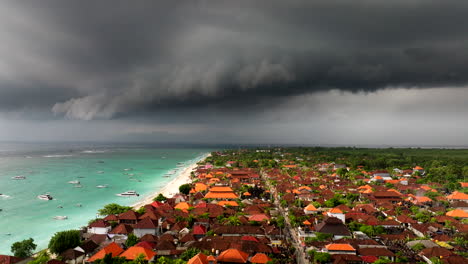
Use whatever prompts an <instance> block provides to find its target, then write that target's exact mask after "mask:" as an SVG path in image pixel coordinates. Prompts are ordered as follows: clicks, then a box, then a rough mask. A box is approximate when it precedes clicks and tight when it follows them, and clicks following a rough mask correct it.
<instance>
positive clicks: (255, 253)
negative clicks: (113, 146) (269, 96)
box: [0, 148, 468, 264]
mask: <svg viewBox="0 0 468 264" xmlns="http://www.w3.org/2000/svg"><path fill="white" fill-rule="evenodd" d="M310 153H311V152H307V153H301V152H300V151H294V150H289V149H282V148H271V149H270V148H269V149H248V150H241V149H239V150H231V151H222V152H213V153H212V154H211V156H209V157H207V158H206V159H205V160H203V161H201V162H199V163H198V165H197V166H196V168H195V169H194V170H193V172H192V173H191V182H190V183H188V184H184V185H182V186H180V188H179V193H176V194H174V195H173V196H172V197H165V196H163V195H159V196H157V197H155V198H154V200H153V201H152V202H151V203H148V204H146V205H144V206H142V207H141V208H138V209H129V208H125V207H122V208H125V210H120V211H118V212H115V213H112V214H108V215H102V217H99V218H97V219H95V220H92V221H90V223H89V224H88V226H87V227H85V228H83V229H82V230H80V240H79V243H78V244H77V245H74V246H73V247H70V248H66V249H64V250H63V251H62V252H59V253H58V254H55V255H52V256H51V257H50V258H47V259H45V260H44V261H43V262H42V263H47V264H62V263H68V264H78V263H98V264H101V263H106V264H110V263H126V262H132V263H147V262H154V263H187V264H214V263H258V264H264V263H300V264H304V263H333V264H346V263H353V264H354V263H355V264H357V263H376V264H382V263H429V264H439V263H445V264H464V263H468V259H467V257H468V194H467V190H468V182H466V181H464V180H458V181H456V182H452V183H451V184H444V183H443V182H431V181H427V177H430V175H431V173H435V168H429V169H428V168H425V165H424V164H414V163H413V162H408V163H407V165H406V166H404V167H392V168H389V167H385V166H382V167H379V168H377V166H376V165H371V164H370V163H369V162H364V161H363V163H361V164H360V163H359V162H355V161H352V162H351V161H349V160H348V159H347V158H346V157H338V158H336V159H334V160H331V159H329V160H326V159H327V157H323V156H320V155H318V154H317V155H315V154H310ZM318 161H320V162H318ZM427 164H428V163H427ZM465 166H466V165H465ZM442 167H443V166H440V168H442ZM438 168H439V167H438ZM37 258H40V256H39V257H38V256H36V260H37ZM36 260H33V258H28V261H36ZM28 261H25V260H24V259H21V258H16V257H13V256H0V264H14V263H27V262H28ZM34 263H41V262H37V261H36V262H34Z"/></svg>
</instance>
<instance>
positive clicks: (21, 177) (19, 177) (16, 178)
mask: <svg viewBox="0 0 468 264" xmlns="http://www.w3.org/2000/svg"><path fill="white" fill-rule="evenodd" d="M11 178H12V179H13V180H25V179H26V177H25V176H23V175H18V176H14V177H11Z"/></svg>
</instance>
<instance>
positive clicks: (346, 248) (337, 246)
mask: <svg viewBox="0 0 468 264" xmlns="http://www.w3.org/2000/svg"><path fill="white" fill-rule="evenodd" d="M325 248H326V249H327V250H329V251H330V250H333V251H355V250H356V249H355V248H353V246H351V245H350V244H328V245H326V246H325Z"/></svg>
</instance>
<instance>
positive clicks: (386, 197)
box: [371, 191, 402, 203]
mask: <svg viewBox="0 0 468 264" xmlns="http://www.w3.org/2000/svg"><path fill="white" fill-rule="evenodd" d="M371 199H373V200H375V201H388V202H392V203H397V202H400V201H401V200H402V198H401V195H400V194H398V193H397V192H392V191H377V192H374V193H373V194H372V196H371Z"/></svg>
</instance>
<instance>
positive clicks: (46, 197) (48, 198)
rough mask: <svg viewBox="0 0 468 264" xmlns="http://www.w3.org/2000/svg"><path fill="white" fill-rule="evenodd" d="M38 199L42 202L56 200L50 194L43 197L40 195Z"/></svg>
mask: <svg viewBox="0 0 468 264" xmlns="http://www.w3.org/2000/svg"><path fill="white" fill-rule="evenodd" d="M37 198H39V199H41V200H45V201H50V200H52V199H54V198H53V197H52V196H50V194H41V195H38V196H37Z"/></svg>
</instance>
